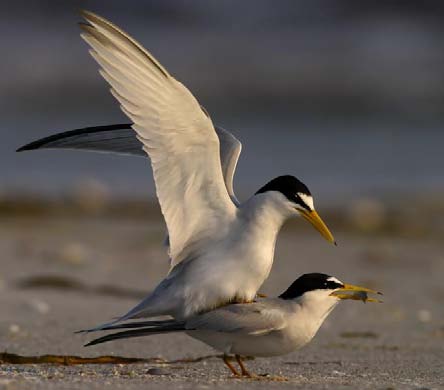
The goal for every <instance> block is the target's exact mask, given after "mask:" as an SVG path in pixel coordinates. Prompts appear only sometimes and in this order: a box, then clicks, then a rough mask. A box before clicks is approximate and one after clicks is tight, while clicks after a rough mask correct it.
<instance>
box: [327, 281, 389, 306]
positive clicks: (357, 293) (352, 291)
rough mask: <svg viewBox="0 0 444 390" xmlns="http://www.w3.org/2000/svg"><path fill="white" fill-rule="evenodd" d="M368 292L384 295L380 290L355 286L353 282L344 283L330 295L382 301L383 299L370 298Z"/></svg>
mask: <svg viewBox="0 0 444 390" xmlns="http://www.w3.org/2000/svg"><path fill="white" fill-rule="evenodd" d="M368 293H370V294H378V295H382V293H381V292H379V291H375V290H372V289H370V288H367V287H361V286H354V285H352V284H344V287H342V288H338V289H337V290H335V291H333V292H332V293H331V294H330V295H331V296H334V297H337V298H339V299H353V300H355V301H363V302H379V303H382V301H380V300H379V299H376V298H369V297H368Z"/></svg>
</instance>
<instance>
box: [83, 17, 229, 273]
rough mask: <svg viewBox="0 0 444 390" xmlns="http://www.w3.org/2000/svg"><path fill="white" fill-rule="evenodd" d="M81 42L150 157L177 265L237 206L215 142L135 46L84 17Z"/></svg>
mask: <svg viewBox="0 0 444 390" xmlns="http://www.w3.org/2000/svg"><path fill="white" fill-rule="evenodd" d="M83 16H84V17H85V19H86V20H87V21H88V22H89V23H90V24H89V25H82V26H81V27H82V29H83V30H84V33H83V34H82V37H83V38H84V39H85V41H86V42H87V43H88V44H89V45H90V46H91V47H92V50H91V51H90V53H91V55H92V56H93V57H94V58H95V59H96V61H97V62H98V63H99V64H100V66H101V68H102V69H101V71H100V73H101V74H102V76H103V77H104V78H105V79H106V80H107V81H108V83H109V84H110V85H111V92H112V94H113V95H114V96H115V97H116V99H117V100H118V101H119V102H120V104H121V108H122V110H123V112H124V113H125V114H126V115H127V116H128V117H129V118H130V119H131V120H132V121H133V123H134V124H133V126H132V127H133V129H134V130H135V131H136V133H137V137H138V138H139V140H140V141H141V142H142V143H143V148H144V150H145V151H146V152H147V153H148V155H149V156H150V159H151V165H152V168H153V173H154V180H155V183H156V192H157V196H158V198H159V202H160V206H161V209H162V213H163V215H164V217H165V221H166V224H167V228H168V233H169V236H170V257H171V259H172V265H173V266H174V265H175V264H177V263H178V262H180V261H181V260H182V259H183V258H184V257H185V256H186V254H187V249H188V248H189V247H191V246H192V245H193V244H195V243H197V242H198V241H200V240H202V239H204V238H205V237H208V236H211V235H213V234H216V233H217V232H218V230H219V229H220V226H221V225H222V224H224V222H227V221H228V220H229V219H231V218H232V217H233V216H234V214H235V210H236V207H235V205H234V204H233V202H232V201H231V199H230V197H229V195H228V192H227V190H226V188H225V183H224V180H223V175H222V167H221V161H220V158H219V138H218V137H217V135H216V132H215V130H214V127H213V124H212V122H211V120H210V118H209V117H208V116H206V115H205V114H204V112H203V111H202V109H201V108H200V106H199V103H198V102H197V101H196V99H195V98H194V97H193V95H192V94H191V93H190V91H188V89H187V88H186V87H185V86H183V85H182V84H181V83H180V82H178V81H176V80H175V79H174V78H173V77H171V76H170V75H169V73H168V72H167V71H166V70H165V69H164V68H163V67H162V65H160V64H159V63H158V62H157V61H156V60H155V59H154V58H153V57H152V56H151V54H149V53H148V52H147V51H146V50H145V49H144V48H143V47H142V46H141V45H140V44H139V43H137V42H136V41H134V40H133V39H132V38H130V37H129V36H128V35H127V34H126V33H124V32H123V31H121V30H120V29H119V28H117V27H116V26H114V25H113V24H112V23H110V22H109V21H107V20H105V19H103V18H101V17H99V16H97V15H95V14H93V13H90V12H83Z"/></svg>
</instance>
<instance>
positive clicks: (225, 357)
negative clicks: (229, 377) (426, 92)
mask: <svg viewBox="0 0 444 390" xmlns="http://www.w3.org/2000/svg"><path fill="white" fill-rule="evenodd" d="M222 360H223V361H224V363H225V364H226V365H227V367H228V368H229V369H230V371H231V372H232V373H233V375H234V376H240V374H239V373H238V372H237V370H236V369H235V368H234V366H233V365H232V364H231V362H230V361H229V360H228V356H227V355H224V357H223V358H222Z"/></svg>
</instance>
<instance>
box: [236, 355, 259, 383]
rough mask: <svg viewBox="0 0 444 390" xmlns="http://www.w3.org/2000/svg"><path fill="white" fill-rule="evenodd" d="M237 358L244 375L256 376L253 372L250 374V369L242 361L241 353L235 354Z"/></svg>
mask: <svg viewBox="0 0 444 390" xmlns="http://www.w3.org/2000/svg"><path fill="white" fill-rule="evenodd" d="M235 358H236V361H237V362H238V364H239V367H240V368H241V374H242V376H246V377H248V378H254V377H255V376H254V375H252V374H250V373H249V372H248V370H247V369H246V368H245V366H244V363H243V362H242V359H241V357H240V355H235Z"/></svg>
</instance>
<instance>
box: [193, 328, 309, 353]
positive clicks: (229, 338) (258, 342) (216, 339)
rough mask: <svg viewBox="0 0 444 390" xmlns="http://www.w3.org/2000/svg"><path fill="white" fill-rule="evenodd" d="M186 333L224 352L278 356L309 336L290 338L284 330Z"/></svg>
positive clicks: (291, 349) (299, 346) (303, 344)
mask: <svg viewBox="0 0 444 390" xmlns="http://www.w3.org/2000/svg"><path fill="white" fill-rule="evenodd" d="M187 334H188V335H189V336H191V337H193V338H195V339H197V340H200V341H202V342H204V343H205V344H207V345H209V346H211V347H213V348H214V349H216V350H218V351H221V352H223V353H224V354H227V355H228V354H236V355H241V356H257V357H267V356H280V355H286V354H288V353H290V352H293V351H296V350H298V349H299V348H302V347H303V346H305V345H306V344H307V343H308V342H309V341H310V340H311V338H305V337H304V338H291V337H288V335H287V334H286V333H285V332H280V331H275V332H271V333H269V334H265V335H260V336H258V335H256V336H254V335H247V334H238V333H230V332H227V333H222V332H211V331H189V332H187Z"/></svg>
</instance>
